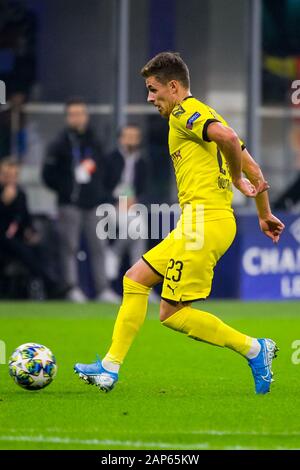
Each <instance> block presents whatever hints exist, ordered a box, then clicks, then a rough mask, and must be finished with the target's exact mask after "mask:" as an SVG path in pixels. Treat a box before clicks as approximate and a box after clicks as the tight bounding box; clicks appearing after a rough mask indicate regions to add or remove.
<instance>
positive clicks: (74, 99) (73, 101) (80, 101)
mask: <svg viewBox="0 0 300 470" xmlns="http://www.w3.org/2000/svg"><path fill="white" fill-rule="evenodd" d="M73 105H82V106H87V102H86V101H85V99H84V98H82V97H81V96H71V98H68V99H67V101H66V102H65V109H66V110H67V109H68V108H69V107H70V106H73Z"/></svg>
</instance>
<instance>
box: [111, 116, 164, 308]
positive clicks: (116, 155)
mask: <svg viewBox="0 0 300 470" xmlns="http://www.w3.org/2000/svg"><path fill="white" fill-rule="evenodd" d="M107 160H108V169H109V171H108V177H107V185H108V187H109V189H110V190H111V191H112V192H113V196H114V197H115V198H116V200H117V212H118V217H117V220H118V222H119V226H118V229H119V234H120V233H122V234H125V233H127V237H126V239H122V238H119V237H118V238H117V240H116V241H115V242H114V244H113V249H112V250H109V251H108V260H107V261H108V270H109V271H110V276H111V278H112V279H113V278H116V277H117V276H118V274H119V269H120V263H121V261H122V259H123V257H124V255H125V254H128V256H129V264H130V265H132V264H134V263H135V262H136V261H138V259H140V258H141V256H142V255H143V254H144V253H145V251H146V250H147V241H148V230H147V228H148V220H146V219H145V218H144V215H143V214H142V213H141V214H139V215H130V214H128V211H129V209H130V208H131V207H132V206H133V205H134V204H138V203H140V204H145V205H146V204H147V203H148V202H149V186H150V185H149V183H150V179H151V176H150V165H149V161H148V160H147V158H146V155H145V153H144V151H143V148H142V132H141V129H140V127H139V126H137V125H135V124H128V125H126V126H124V127H123V128H122V129H121V130H120V133H119V137H118V147H117V148H116V149H115V150H113V151H112V152H111V153H110V154H109V155H108V156H107ZM120 197H121V199H119V198H120ZM124 212H126V213H127V214H126V216H125V217H124V216H123V217H122V213H124ZM133 212H134V213H135V211H133ZM133 220H134V221H135V224H134V225H135V226H137V227H138V230H139V233H140V234H141V235H142V237H143V238H137V239H132V238H131V237H130V235H129V233H128V227H129V226H130V224H131V222H132V221H133ZM155 296H156V294H155V293H154V292H152V295H151V298H150V300H152V301H155V300H156V298H155Z"/></svg>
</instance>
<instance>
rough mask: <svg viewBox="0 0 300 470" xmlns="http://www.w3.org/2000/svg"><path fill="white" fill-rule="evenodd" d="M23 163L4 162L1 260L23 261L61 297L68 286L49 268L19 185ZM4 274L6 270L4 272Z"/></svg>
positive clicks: (1, 169) (0, 164)
mask: <svg viewBox="0 0 300 470" xmlns="http://www.w3.org/2000/svg"><path fill="white" fill-rule="evenodd" d="M18 180H19V165H18V163H17V162H16V161H14V160H13V159H9V158H7V159H4V160H2V161H1V162H0V260H1V265H2V269H4V268H5V266H6V265H7V264H8V263H9V262H11V261H12V260H15V261H18V262H21V263H22V264H23V265H24V266H25V267H26V268H27V269H28V270H29V272H30V274H31V276H33V277H35V278H40V279H42V280H43V282H44V284H45V287H46V290H47V293H48V296H49V297H59V296H60V295H62V294H64V293H65V291H66V290H67V288H64V287H63V286H62V285H61V283H60V284H58V283H57V282H56V280H55V279H54V278H53V277H52V276H51V274H50V273H49V272H48V270H47V263H45V257H44V255H45V253H44V252H43V247H42V245H41V240H40V236H39V233H37V231H36V230H35V228H34V226H33V223H32V219H31V216H30V214H29V211H28V208H27V202H26V195H25V193H24V191H23V190H22V189H21V188H20V187H19V184H18ZM1 274H3V270H2V273H1Z"/></svg>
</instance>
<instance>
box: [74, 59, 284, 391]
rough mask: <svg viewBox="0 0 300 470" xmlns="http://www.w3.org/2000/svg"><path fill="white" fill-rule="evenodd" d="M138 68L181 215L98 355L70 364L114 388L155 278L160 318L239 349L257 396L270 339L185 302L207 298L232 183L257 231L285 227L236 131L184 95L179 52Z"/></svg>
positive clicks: (266, 379)
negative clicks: (164, 122)
mask: <svg viewBox="0 0 300 470" xmlns="http://www.w3.org/2000/svg"><path fill="white" fill-rule="evenodd" d="M141 74H142V76H143V77H144V79H145V82H146V87H147V89H148V102H149V103H151V104H153V105H154V106H155V107H156V108H157V109H158V112H159V113H160V114H161V116H163V117H164V118H166V119H168V120H169V128H170V130H169V150H170V155H171V158H172V160H173V164H174V170H175V174H176V180H177V186H178V198H179V203H180V206H181V208H182V215H181V218H180V220H179V222H178V224H177V226H176V228H175V229H174V230H173V231H172V232H171V233H170V234H169V235H168V237H166V238H165V239H164V240H163V241H162V242H161V243H159V244H158V245H156V246H155V247H154V248H152V249H151V250H150V251H148V252H147V253H146V254H144V256H143V257H142V259H140V260H139V261H138V262H137V263H136V264H134V265H133V266H132V267H131V268H130V269H129V270H128V271H127V272H126V274H125V276H124V280H123V287H124V289H123V302H122V305H121V307H120V310H119V313H118V317H117V320H116V323H115V326H114V331H113V338H112V344H111V346H110V348H109V350H108V352H107V354H106V356H105V357H104V359H103V360H102V361H101V360H100V359H98V360H97V361H96V362H95V363H92V364H76V365H75V367H74V369H75V372H76V373H77V374H79V377H80V378H82V379H84V380H85V381H87V382H89V383H93V384H96V385H97V386H98V387H99V388H100V390H103V391H106V392H108V391H110V390H112V388H113V387H114V385H115V383H116V382H117V380H118V374H119V368H120V366H121V364H122V363H123V361H124V359H125V357H126V354H127V352H128V350H129V348H130V346H131V344H132V342H133V340H134V338H135V336H136V335H137V333H138V331H139V329H140V327H141V326H142V324H143V322H144V320H145V316H146V311H147V302H148V295H149V292H150V289H151V288H152V287H153V286H154V285H155V284H157V283H159V282H163V288H162V299H161V304H160V321H161V323H162V325H164V326H166V327H168V328H171V329H173V330H175V331H178V332H181V333H184V334H185V335H187V336H189V337H190V338H193V339H196V340H199V341H204V342H207V343H210V344H212V345H216V346H221V347H227V348H230V349H232V350H233V351H236V352H237V353H239V354H240V355H242V356H244V358H246V360H247V361H248V364H249V366H250V367H251V370H252V374H253V378H254V383H255V390H256V393H259V394H265V393H267V392H269V391H270V386H271V382H272V370H271V366H272V360H273V358H274V357H276V351H277V349H278V348H277V346H276V344H275V342H274V341H272V340H271V339H266V338H263V339H257V338H253V337H250V336H248V335H246V334H243V333H240V332H239V331H237V330H235V329H233V328H231V327H230V326H228V325H226V324H225V323H224V322H223V321H221V320H220V319H219V318H217V317H216V316H214V315H212V314H211V313H207V312H205V311H202V310H198V309H195V308H193V307H192V303H193V302H194V301H196V300H199V299H205V298H206V297H207V296H208V295H209V293H210V290H211V284H212V279H213V272H214V267H215V265H216V263H217V262H218V260H219V259H220V257H221V256H222V255H223V254H224V253H225V252H226V250H228V248H229V247H230V245H231V244H232V242H233V240H234V237H235V233H236V223H235V218H234V214H233V210H232V207H231V202H232V196H233V193H232V184H233V185H234V186H235V187H236V188H237V189H239V190H240V191H241V192H242V193H243V194H244V195H245V196H247V197H252V198H255V202H256V207H257V214H258V221H259V224H260V228H261V230H262V231H263V233H264V234H265V235H267V236H268V237H270V238H271V239H272V240H273V242H274V243H277V242H278V241H279V237H280V235H281V233H282V231H283V229H284V224H283V223H282V222H281V221H280V220H279V219H277V218H276V217H275V216H274V215H273V214H272V212H271V209H270V205H269V199H268V194H267V189H268V188H269V186H268V183H267V182H266V181H265V180H264V177H263V174H262V172H261V169H260V167H259V166H258V164H257V163H256V162H255V161H254V160H253V158H252V157H251V156H250V154H249V153H248V151H247V149H246V148H245V146H244V144H243V143H242V142H241V141H240V140H239V138H238V136H237V135H236V133H235V132H234V130H233V129H231V128H230V127H229V126H228V124H227V123H226V121H225V120H224V119H223V118H222V116H220V115H219V114H218V113H217V112H216V111H214V110H213V109H212V108H210V107H209V106H207V105H206V104H204V103H202V102H201V101H199V100H198V99H196V98H194V97H193V96H192V95H191V92H190V78H189V70H188V68H187V66H186V64H185V63H184V61H183V60H182V58H181V57H180V55H179V54H177V53H172V52H162V53H160V54H158V55H157V56H155V57H154V58H153V59H151V60H150V61H149V62H148V63H147V64H146V65H145V66H144V67H143V69H142V71H141ZM243 174H244V175H245V176H246V177H244V176H243ZM198 216H199V217H198Z"/></svg>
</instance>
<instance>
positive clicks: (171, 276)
mask: <svg viewBox="0 0 300 470" xmlns="http://www.w3.org/2000/svg"><path fill="white" fill-rule="evenodd" d="M187 235H188V239H190V236H189V234H187ZM234 235H235V222H234V220H233V219H224V220H219V221H214V222H206V223H205V237H204V241H203V245H202V247H201V248H200V249H199V250H195V251H193V250H187V249H186V248H185V239H184V237H183V238H182V240H181V241H178V242H177V244H176V247H175V248H176V249H174V251H173V254H172V256H173V258H172V259H171V260H170V263H169V264H168V266H167V269H166V276H165V279H164V283H163V290H162V301H161V307H160V320H161V322H162V324H163V325H164V326H167V327H169V328H171V329H173V330H175V331H179V332H182V333H185V334H186V335H187V336H189V337H190V338H193V339H196V340H199V341H204V342H207V343H210V344H213V345H216V346H221V347H227V348H230V349H232V350H233V351H236V352H238V353H239V354H241V355H243V356H244V357H246V358H247V359H248V361H249V365H250V367H251V369H252V372H253V376H254V380H255V387H256V392H257V393H266V392H268V391H269V390H270V384H271V381H272V372H271V365H272V359H273V357H275V354H276V350H277V348H276V345H275V343H274V342H273V341H272V340H269V339H262V340H261V339H256V338H252V337H250V336H247V335H245V334H243V333H241V332H239V331H237V330H235V329H234V328H232V327H230V326H229V325H226V324H225V323H224V322H223V321H222V320H220V319H219V318H218V317H216V316H214V315H212V314H211V313H208V312H204V311H202V310H197V309H194V308H192V307H191V303H192V302H193V301H195V300H200V299H205V298H206V297H207V296H208V295H209V292H210V290H211V283H212V278H213V270H214V267H215V265H216V263H217V261H218V259H219V258H220V257H221V256H222V255H223V254H224V253H225V251H226V250H227V249H228V247H229V246H230V245H231V243H232V240H233V239H234ZM184 236H186V233H185V234H184Z"/></svg>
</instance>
